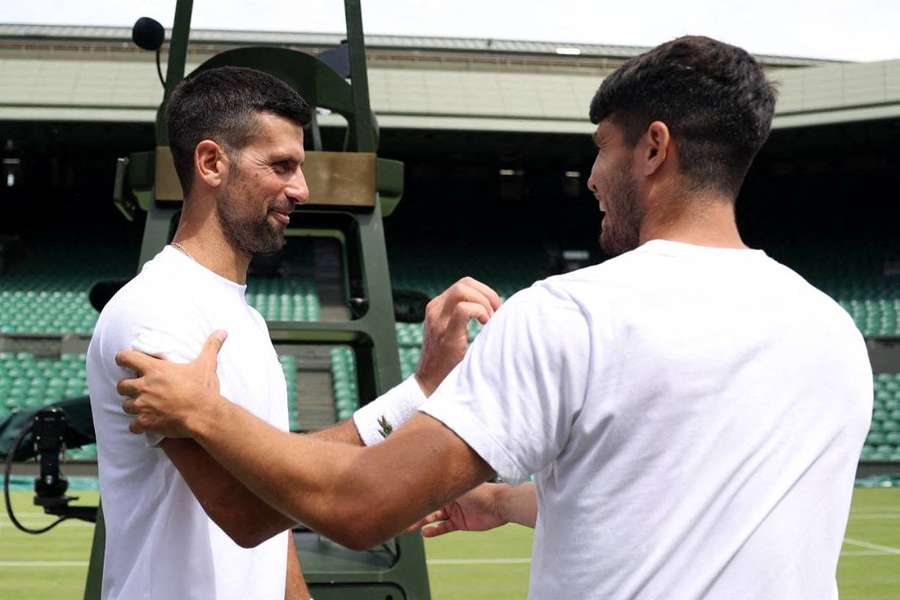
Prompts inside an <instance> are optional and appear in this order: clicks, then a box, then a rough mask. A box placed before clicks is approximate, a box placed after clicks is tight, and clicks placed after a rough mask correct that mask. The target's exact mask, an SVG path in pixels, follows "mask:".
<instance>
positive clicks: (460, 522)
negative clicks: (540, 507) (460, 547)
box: [408, 483, 509, 537]
mask: <svg viewBox="0 0 900 600" xmlns="http://www.w3.org/2000/svg"><path fill="white" fill-rule="evenodd" d="M508 487H509V486H508V485H505V484H497V483H485V484H482V485H479V486H478V487H477V488H475V489H473V490H472V491H470V492H468V493H466V494H464V495H463V496H460V497H459V498H457V499H456V500H454V501H453V502H451V503H450V504H447V505H445V506H444V507H443V508H441V509H439V510H436V511H434V512H433V513H431V514H430V515H428V516H427V517H425V518H424V519H422V520H421V521H419V522H418V523H416V524H415V525H413V526H412V527H410V528H409V530H408V531H416V530H419V529H421V530H422V535H423V536H425V537H436V536H439V535H444V534H445V533H450V532H451V531H487V530H489V529H494V528H495V527H500V526H501V525H506V523H507V522H508V521H507V520H506V519H504V518H503V517H502V516H501V514H500V502H499V498H500V493H501V491H502V490H503V488H508Z"/></svg>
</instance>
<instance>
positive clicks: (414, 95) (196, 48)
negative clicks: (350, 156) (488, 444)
mask: <svg viewBox="0 0 900 600" xmlns="http://www.w3.org/2000/svg"><path fill="white" fill-rule="evenodd" d="M130 36H131V31H130V29H129V28H125V27H86V26H51V25H0V120H6V121H10V120H15V121H105V122H116V121H120V122H152V121H154V120H155V116H156V109H157V106H158V105H159V102H160V100H161V98H162V87H161V86H160V83H159V81H158V79H157V76H156V69H155V66H154V65H153V60H154V58H153V55H152V54H151V53H148V52H144V51H141V50H139V49H138V48H136V47H135V46H134V45H133V44H132V43H131V39H130ZM342 38H343V36H342V35H340V34H313V33H286V32H247V31H210V30H194V31H192V32H191V46H190V51H189V55H188V71H190V70H192V69H193V68H195V67H196V66H197V65H198V64H200V63H201V62H203V61H204V60H206V59H207V58H209V57H210V56H212V55H213V54H215V53H217V52H220V51H222V50H225V49H228V48H232V47H238V46H246V45H277V46H287V47H291V48H295V49H298V50H302V51H305V52H309V53H312V54H317V53H319V52H321V51H322V50H325V49H328V48H333V47H335V46H337V45H338V44H340V42H341V40H342ZM366 45H367V59H368V62H369V86H370V94H371V98H372V107H373V110H374V111H375V113H376V115H377V117H378V122H379V125H380V126H381V127H386V128H404V129H461V130H475V131H523V132H548V133H587V132H589V131H590V129H591V125H590V123H589V122H588V119H587V107H588V105H589V103H590V99H591V97H592V96H593V94H594V92H595V91H596V89H597V86H598V85H599V83H600V81H601V80H602V78H603V76H604V75H606V74H608V73H609V72H611V71H612V70H613V69H615V68H616V67H617V66H618V65H619V64H621V63H622V62H623V61H624V60H626V59H627V58H629V57H631V56H634V55H636V54H639V53H641V52H643V51H645V50H646V48H642V47H632V46H609V45H599V44H569V43H552V42H530V41H514V40H490V39H470V38H432V37H410V36H385V35H367V36H366ZM757 59H758V60H760V62H761V63H762V64H763V65H764V66H765V68H766V69H767V70H768V71H769V73H770V75H771V76H772V77H773V79H776V80H777V81H779V83H780V87H781V93H780V97H779V104H778V113H777V116H776V121H775V126H776V127H795V126H803V125H809V124H816V123H829V122H840V121H842V120H860V119H875V118H884V117H893V116H900V61H887V62H881V63H858V64H854V63H840V62H836V61H824V60H817V59H806V58H791V57H784V56H757ZM320 123H321V124H322V125H323V126H334V125H341V124H342V120H341V119H340V118H339V117H337V116H336V115H326V116H323V117H322V118H320Z"/></svg>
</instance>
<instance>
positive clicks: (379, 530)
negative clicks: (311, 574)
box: [326, 502, 395, 551]
mask: <svg viewBox="0 0 900 600" xmlns="http://www.w3.org/2000/svg"><path fill="white" fill-rule="evenodd" d="M348 504H349V503H348ZM352 504H353V505H348V506H344V507H342V509H341V510H339V511H336V513H339V514H336V515H335V517H336V519H335V521H334V522H333V526H332V527H329V528H328V529H330V531H328V533H327V534H326V535H327V536H328V537H330V538H331V539H332V540H334V541H335V542H337V543H338V544H340V545H342V546H344V547H345V548H349V549H350V550H357V551H364V550H368V549H370V548H374V547H375V546H378V545H381V544H383V543H385V542H386V541H388V540H389V539H391V537H392V536H393V534H394V533H395V532H394V531H393V530H392V528H390V527H389V526H387V522H388V515H387V514H385V512H384V511H383V510H381V509H380V508H379V507H376V506H374V505H373V504H370V503H368V502H353V503H352Z"/></svg>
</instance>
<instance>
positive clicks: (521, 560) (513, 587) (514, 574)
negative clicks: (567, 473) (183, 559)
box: [0, 488, 900, 600]
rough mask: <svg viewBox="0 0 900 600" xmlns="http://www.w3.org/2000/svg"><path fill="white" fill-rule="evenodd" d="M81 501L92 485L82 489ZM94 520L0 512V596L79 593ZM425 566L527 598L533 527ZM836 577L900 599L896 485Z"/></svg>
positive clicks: (874, 596)
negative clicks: (21, 526)
mask: <svg viewBox="0 0 900 600" xmlns="http://www.w3.org/2000/svg"><path fill="white" fill-rule="evenodd" d="M80 495H81V497H82V499H83V500H84V503H85V504H91V503H96V499H97V495H96V492H82V493H80ZM13 502H14V506H15V508H16V510H17V513H16V514H17V516H18V517H19V519H20V520H21V521H23V522H24V523H25V524H27V525H29V526H38V525H41V524H46V523H47V522H49V519H48V517H46V516H44V515H42V514H40V513H39V512H38V510H37V509H36V508H35V507H33V506H32V505H31V494H29V493H26V492H14V493H13ZM92 531H93V530H92V526H91V525H89V524H83V523H79V522H67V523H63V524H62V525H60V526H59V527H58V528H57V529H54V530H53V531H51V532H50V533H47V534H44V535H41V536H30V535H26V534H24V533H21V532H19V531H18V530H16V529H15V528H14V527H13V525H12V524H11V523H10V522H9V520H8V518H7V516H6V513H5V511H4V512H3V513H2V516H0V598H3V599H7V598H8V599H10V600H12V599H15V600H70V599H71V600H80V599H81V597H82V592H83V586H84V577H85V573H86V571H87V560H88V554H89V552H90V544H91V535H92ZM426 544H427V548H428V561H429V565H428V570H429V573H430V576H431V589H432V595H433V597H434V598H435V600H463V599H466V600H488V599H490V600H506V599H513V598H517V599H519V598H525V596H526V593H527V590H528V570H529V561H528V557H529V555H530V553H531V530H529V529H526V528H524V527H518V526H507V527H503V528H501V529H498V530H496V531H493V532H489V533H454V534H450V535H447V536H444V537H440V538H436V539H433V540H428V541H427V542H426ZM838 583H839V585H840V591H841V598H842V599H843V600H897V599H900V488H885V489H878V488H875V489H871V488H869V489H863V488H858V489H857V490H856V491H855V494H854V499H853V512H852V514H851V517H850V525H849V528H848V530H847V538H846V542H845V543H844V548H843V550H842V555H841V562H840V567H839V569H838Z"/></svg>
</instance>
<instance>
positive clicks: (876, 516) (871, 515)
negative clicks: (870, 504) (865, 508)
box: [850, 512, 900, 521]
mask: <svg viewBox="0 0 900 600" xmlns="http://www.w3.org/2000/svg"><path fill="white" fill-rule="evenodd" d="M872 519H900V512H898V513H868V514H865V515H853V516H851V517H850V520H851V521H865V520H872Z"/></svg>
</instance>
